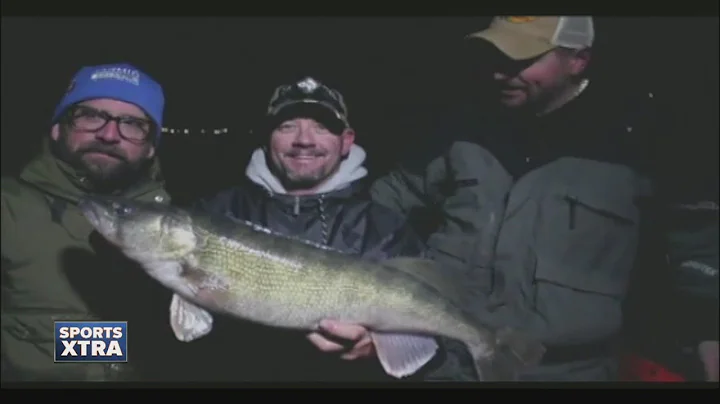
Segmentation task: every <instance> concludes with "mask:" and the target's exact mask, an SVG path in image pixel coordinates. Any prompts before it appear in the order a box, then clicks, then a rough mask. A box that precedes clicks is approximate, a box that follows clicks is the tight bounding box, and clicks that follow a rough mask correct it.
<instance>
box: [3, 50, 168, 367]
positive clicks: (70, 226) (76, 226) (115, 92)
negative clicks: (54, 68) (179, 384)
mask: <svg viewBox="0 0 720 404" xmlns="http://www.w3.org/2000/svg"><path fill="white" fill-rule="evenodd" d="M164 106H165V97H164V95H163V89H162V87H161V86H160V84H158V83H157V82H156V81H155V80H153V79H152V78H151V77H150V76H148V75H147V74H146V73H144V72H142V71H140V70H139V69H138V68H136V67H134V66H132V65H129V64H109V65H101V66H89V67H83V68H82V69H80V70H79V71H78V72H77V73H76V74H75V76H74V77H73V78H72V80H71V81H70V84H69V86H68V89H67V91H66V92H65V94H64V95H63V97H62V98H61V99H60V102H59V103H58V105H57V108H56V109H55V112H54V114H53V116H52V119H51V121H50V122H49V123H50V133H49V136H46V137H45V139H44V142H43V144H44V147H43V151H42V152H41V153H40V154H39V155H38V156H36V157H35V158H34V159H33V160H32V161H31V162H30V163H29V164H27V165H26V166H25V167H24V169H23V170H22V172H21V173H20V175H19V176H18V177H15V178H3V179H2V272H3V304H2V328H1V332H2V335H1V337H2V341H3V343H2V378H3V380H21V381H24V380H35V381H60V380H62V381H69V380H73V381H89V380H95V381H107V380H127V379H142V380H148V379H150V380H155V379H160V378H161V375H162V376H165V373H166V372H164V371H160V370H158V368H153V366H152V365H153V364H154V363H162V362H163V361H164V360H165V359H163V358H162V357H161V356H162V355H163V352H165V351H163V349H165V347H168V349H169V347H170V346H171V345H172V341H173V340H174V339H173V338H172V335H171V334H170V331H169V327H166V326H165V327H163V326H159V327H158V326H152V324H153V322H155V323H158V324H161V323H164V322H163V321H162V320H161V319H162V318H165V317H167V313H166V312H167V307H168V304H169V302H170V300H169V297H170V296H169V294H168V293H166V292H165V291H163V290H162V288H161V287H159V285H157V287H156V285H155V284H154V282H149V280H146V279H143V278H142V277H140V278H132V277H133V276H137V274H140V273H141V271H139V270H137V271H136V270H134V268H129V269H128V268H125V266H126V265H131V264H130V263H129V262H127V261H124V260H122V259H121V258H119V255H116V254H114V252H113V251H112V250H111V249H110V248H108V246H107V245H104V244H102V243H97V242H96V238H97V236H95V235H93V232H92V228H91V226H90V224H89V223H88V222H87V220H86V219H85V218H84V217H83V215H82V214H81V212H80V210H79V208H78V206H77V204H78V201H79V200H80V199H81V198H82V197H83V196H85V195H88V194H101V195H118V196H123V197H126V198H133V199H138V200H145V201H154V202H158V203H168V202H169V196H168V194H167V193H166V191H165V190H164V184H163V182H162V179H161V176H160V170H159V166H158V162H157V159H156V149H157V147H158V141H159V140H160V133H161V129H162V118H163V109H164ZM131 278H132V279H131ZM6 286H7V287H6ZM148 297H152V298H153V299H158V300H157V301H152V302H151V301H150V300H149V299H148ZM58 320H108V321H128V324H129V328H130V329H132V331H130V329H129V330H128V332H130V333H132V334H133V337H132V345H130V346H129V349H132V353H129V355H128V357H129V358H132V359H130V362H129V363H127V364H122V365H121V364H115V363H105V364H103V363H63V364H62V365H59V364H55V363H54V360H53V351H54V349H55V345H54V342H53V340H54V321H58ZM153 327H155V328H153ZM165 333H167V336H170V337H171V338H170V339H169V341H170V342H165V341H166V340H164V339H163V338H164V337H165V335H166V334H165ZM158 355H160V356H158Z"/></svg>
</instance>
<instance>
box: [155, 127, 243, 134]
mask: <svg viewBox="0 0 720 404" xmlns="http://www.w3.org/2000/svg"><path fill="white" fill-rule="evenodd" d="M160 131H161V132H162V133H169V134H171V135H174V134H176V133H177V134H183V135H205V134H210V133H212V134H213V135H221V134H224V133H230V129H229V128H220V129H200V130H192V129H175V128H168V127H163V128H162V129H161V130H160Z"/></svg>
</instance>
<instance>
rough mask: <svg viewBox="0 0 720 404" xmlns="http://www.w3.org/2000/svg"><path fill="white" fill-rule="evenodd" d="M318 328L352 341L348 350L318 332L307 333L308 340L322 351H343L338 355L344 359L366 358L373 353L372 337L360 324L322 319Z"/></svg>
mask: <svg viewBox="0 0 720 404" xmlns="http://www.w3.org/2000/svg"><path fill="white" fill-rule="evenodd" d="M320 329H321V330H322V331H323V332H325V333H327V334H329V335H331V336H333V337H337V338H340V339H343V340H347V341H349V342H352V343H353V346H352V348H350V350H348V349H347V347H346V346H343V345H341V344H338V343H337V342H333V341H331V340H329V339H328V338H326V337H324V336H323V335H322V333H320V332H313V333H311V334H308V339H309V340H310V342H312V344H313V345H315V346H316V347H317V348H318V349H319V350H321V351H323V352H343V353H342V355H341V356H340V357H341V358H342V359H345V360H355V359H360V358H367V357H369V356H374V354H375V349H374V346H373V342H372V337H371V335H370V333H369V332H368V330H367V329H365V328H364V327H362V326H359V325H356V324H345V323H340V322H337V321H333V320H323V321H322V322H320Z"/></svg>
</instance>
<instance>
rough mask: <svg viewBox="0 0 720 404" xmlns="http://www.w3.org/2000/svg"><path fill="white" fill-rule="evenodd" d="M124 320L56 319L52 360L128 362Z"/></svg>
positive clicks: (125, 323) (125, 322)
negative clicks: (53, 357) (53, 356)
mask: <svg viewBox="0 0 720 404" xmlns="http://www.w3.org/2000/svg"><path fill="white" fill-rule="evenodd" d="M127 331H128V329H127V321H56V322H55V362H127V360H128V352H127Z"/></svg>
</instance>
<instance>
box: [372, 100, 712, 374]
mask: <svg viewBox="0 0 720 404" xmlns="http://www.w3.org/2000/svg"><path fill="white" fill-rule="evenodd" d="M583 97H586V95H585V94H584V95H583V96H582V97H581V98H580V99H578V100H576V101H573V102H572V103H570V104H568V105H567V106H564V107H563V108H562V109H560V110H558V111H556V112H554V113H553V114H550V115H549V116H548V117H547V118H542V120H538V122H537V123H535V124H533V125H529V126H521V123H518V122H509V123H507V125H506V124H503V125H500V124H499V123H498V119H495V117H494V116H493V115H490V116H487V117H486V118H487V119H482V118H481V117H480V116H478V115H479V113H481V110H480V109H473V108H472V106H471V107H470V108H468V110H462V111H456V114H455V115H454V116H453V117H452V118H451V119H446V120H445V121H444V122H443V123H442V125H443V127H442V128H440V130H441V133H439V135H440V136H437V137H432V138H426V139H424V140H425V141H427V142H428V144H427V145H426V149H427V151H428V152H427V153H426V155H425V156H423V155H421V153H419V152H418V153H415V154H413V156H412V157H411V158H408V159H407V160H406V162H405V163H404V164H401V165H400V167H399V168H398V169H396V170H394V171H393V172H391V173H389V174H388V175H386V176H384V177H382V178H380V179H378V180H377V181H376V182H375V183H374V184H373V187H372V195H373V199H374V200H375V201H377V202H379V203H381V204H384V205H386V206H388V207H390V208H392V209H394V210H396V211H398V212H401V213H405V214H408V215H410V214H412V213H413V210H416V209H419V210H425V212H432V211H436V212H438V214H437V216H438V218H439V220H438V226H436V228H435V230H434V231H432V232H431V233H430V234H429V237H428V239H427V244H428V247H429V250H430V251H429V255H431V256H432V257H433V258H434V259H436V260H438V261H440V262H442V263H443V264H444V265H443V267H444V268H445V270H446V271H448V272H449V273H450V272H453V273H456V274H460V276H461V278H462V279H463V280H464V282H465V284H466V285H468V289H470V291H469V295H470V297H471V298H470V300H468V302H467V304H468V306H470V307H472V308H474V309H475V311H476V312H477V313H478V314H479V315H481V316H483V318H484V319H485V320H486V321H489V322H491V323H496V324H498V325H511V326H515V327H518V328H520V329H523V330H526V332H529V333H530V334H531V335H533V336H534V337H536V338H538V339H540V340H541V341H543V342H544V343H545V344H546V345H547V346H548V348H549V349H548V355H547V358H550V357H554V358H556V359H555V360H557V361H558V363H560V362H562V363H565V362H563V361H568V362H569V361H572V360H573V358H578V359H579V358H580V357H581V356H582V354H583V353H582V352H581V351H585V353H588V352H593V351H595V352H598V353H600V352H608V353H609V352H611V351H612V349H611V348H612V345H614V344H613V343H612V340H613V339H614V338H615V336H616V335H618V334H619V332H620V330H621V326H622V322H623V318H622V312H623V302H624V299H625V297H626V293H627V291H628V285H629V282H630V278H631V272H632V270H633V268H635V266H636V264H637V262H638V252H639V249H640V248H643V246H644V245H646V242H645V241H642V242H641V239H642V237H641V234H645V231H644V230H643V229H644V228H645V226H644V225H645V224H646V223H651V224H653V225H655V227H656V228H658V230H659V231H660V233H655V235H658V234H662V235H664V237H662V238H661V237H658V239H659V240H660V239H661V242H662V243H663V244H668V247H669V249H666V250H664V251H667V252H668V253H667V254H668V260H669V261H670V262H671V263H673V264H675V265H676V266H678V267H683V266H684V267H692V266H694V267H695V268H702V269H703V270H704V271H700V270H695V271H694V272H695V273H696V274H695V275H696V277H697V278H703V277H704V278H705V281H704V283H703V282H702V281H695V285H696V286H697V285H699V286H700V288H699V289H701V290H696V292H695V293H697V294H698V295H705V297H706V298H707V299H709V302H710V303H711V304H712V303H714V305H715V307H717V287H718V280H717V268H718V223H717V211H715V214H714V219H713V218H712V216H713V215H712V214H711V215H710V217H709V218H707V217H706V219H704V220H701V221H699V222H698V221H697V220H695V221H692V222H688V221H686V222H684V224H683V223H677V222H676V223H675V224H674V225H673V226H662V225H664V224H666V223H665V220H664V219H666V218H667V217H668V214H669V213H668V212H670V211H671V210H672V209H669V208H670V207H671V206H672V205H673V204H672V203H670V202H668V201H667V200H662V199H660V198H659V196H660V193H661V192H660V191H659V189H660V188H662V186H663V185H662V183H661V182H659V181H655V179H656V178H655V177H654V176H653V175H651V174H650V173H651V172H652V171H649V170H648V169H647V167H648V166H647V165H646V164H644V163H642V161H644V158H643V151H644V150H645V149H644V147H643V145H644V140H643V139H646V136H647V137H649V138H650V139H652V138H653V137H655V136H658V132H655V131H654V130H655V129H654V128H655V127H654V126H652V125H651V124H652V123H653V122H655V121H657V116H653V115H651V112H652V111H653V109H654V107H653V106H649V105H647V104H649V103H650V102H652V97H648V96H647V93H646V94H644V99H640V100H638V99H629V100H628V102H627V103H626V104H623V103H621V102H618V103H617V105H605V106H601V105H592V103H593V102H594V101H593V98H592V95H590V98H589V99H587V98H586V99H583ZM615 99H616V98H615ZM597 101H599V102H602V101H601V99H597ZM588 104H590V105H588ZM542 125H545V126H542ZM538 132H539V133H538ZM549 132H552V133H549ZM528 135H529V136H528ZM674 136H677V134H674ZM428 139H429V140H428ZM537 139H543V142H538V143H537V146H536V147H531V145H532V144H533V141H534V140H537ZM552 142H555V145H554V146H553V147H551V148H546V146H547V145H548V144H551V143H552ZM635 143H637V144H635ZM414 150H417V151H419V150H421V147H420V145H417V146H416V147H415V149H414ZM535 161H537V162H535ZM689 181H692V179H691V178H690V179H689ZM663 193H664V194H666V195H667V194H670V195H671V196H672V197H673V198H676V199H677V200H682V199H683V197H684V196H687V195H678V194H677V193H673V192H669V193H668V192H663ZM671 199H672V198H671ZM695 202H699V201H695ZM689 203H692V202H689ZM653 206H654V207H653ZM651 207H652V208H651ZM715 207H716V209H717V202H715ZM429 217H430V216H429V215H426V216H425V217H424V218H423V219H424V220H429ZM657 245H660V244H655V246H657ZM656 252H657V249H656ZM683 263H684V264H683ZM690 263H694V264H692V265H691V264H690ZM655 269H656V271H655V272H656V273H657V271H658V270H660V268H655ZM680 269H681V268H680ZM681 270H682V269H681ZM686 272H687V271H686ZM703 273H704V274H705V275H703ZM645 283H646V284H648V283H652V280H650V281H649V282H648V278H646V280H645ZM713 290H714V292H713ZM679 309H680V308H678V310H679ZM697 321H699V322H708V321H711V319H708V318H706V319H698V320H697ZM715 321H717V319H716V320H715ZM716 324H717V323H716ZM606 342H607V343H606ZM582 346H586V347H587V349H578V350H576V351H572V350H571V348H572V347H582ZM606 348H607V349H606ZM550 351H553V352H554V353H558V354H556V355H551V354H550ZM573 352H574V353H573ZM560 353H563V354H560ZM565 353H567V354H565ZM558 377H559V376H558ZM583 377H594V376H583ZM598 377H599V376H598ZM560 379H562V378H561V377H559V378H558V380H560Z"/></svg>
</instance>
